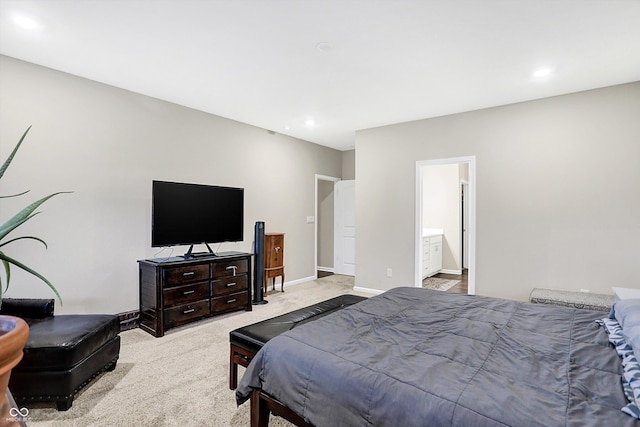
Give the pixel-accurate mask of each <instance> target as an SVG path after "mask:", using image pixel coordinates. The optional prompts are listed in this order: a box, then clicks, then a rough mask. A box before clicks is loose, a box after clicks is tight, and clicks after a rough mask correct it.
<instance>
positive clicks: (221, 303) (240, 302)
mask: <svg viewBox="0 0 640 427" xmlns="http://www.w3.org/2000/svg"><path fill="white" fill-rule="evenodd" d="M248 301H249V297H248V295H247V291H246V290H245V291H243V292H236V293H233V294H229V295H225V296H221V297H216V298H213V299H212V300H211V312H213V313H221V312H223V311H232V310H238V309H241V308H242V307H244V306H245V305H247V302H248Z"/></svg>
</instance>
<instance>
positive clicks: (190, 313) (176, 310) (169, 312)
mask: <svg viewBox="0 0 640 427" xmlns="http://www.w3.org/2000/svg"><path fill="white" fill-rule="evenodd" d="M209 313H210V310H209V300H208V299H206V300H204V301H197V302H193V303H190V304H184V305H179V306H177V307H172V308H165V310H164V322H165V326H166V327H171V326H178V325H182V324H183V323H188V322H189V321H191V320H194V319H198V318H200V317H205V316H208V315H209Z"/></svg>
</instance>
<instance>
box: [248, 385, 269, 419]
mask: <svg viewBox="0 0 640 427" xmlns="http://www.w3.org/2000/svg"><path fill="white" fill-rule="evenodd" d="M268 426H269V407H268V406H267V402H266V401H265V400H264V399H261V398H260V390H253V391H252V392H251V427H268Z"/></svg>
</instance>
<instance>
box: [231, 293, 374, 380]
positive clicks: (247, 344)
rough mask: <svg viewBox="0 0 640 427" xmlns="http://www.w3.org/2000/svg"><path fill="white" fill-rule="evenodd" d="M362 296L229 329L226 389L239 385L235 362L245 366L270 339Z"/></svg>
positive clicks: (343, 297)
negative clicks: (232, 329)
mask: <svg viewBox="0 0 640 427" xmlns="http://www.w3.org/2000/svg"><path fill="white" fill-rule="evenodd" d="M364 299H366V298H365V297H360V296H356V295H340V296H338V297H335V298H331V299H329V300H326V301H322V302H319V303H317V304H313V305H310V306H308V307H304V308H301V309H299V310H295V311H292V312H290V313H286V314H283V315H281V316H276V317H273V318H271V319H267V320H263V321H262V322H258V323H254V324H252V325H248V326H243V327H242V328H238V329H236V330H234V331H231V332H229V342H230V344H231V352H230V360H229V388H230V389H231V390H235V388H236V387H237V386H238V365H240V366H244V367H247V366H249V363H250V362H251V360H252V359H253V357H254V356H255V355H256V353H257V352H258V351H259V350H260V349H261V348H262V346H263V345H265V344H266V342H267V341H269V340H270V339H271V338H273V337H275V336H277V335H280V334H281V333H283V332H286V331H288V330H290V329H293V328H295V327H296V326H298V325H301V324H303V323H306V322H310V321H312V320H316V319H319V318H320V317H322V316H326V315H327V314H330V313H333V312H334V311H337V310H340V309H342V308H344V307H346V306H349V305H353V304H355V303H358V302H360V301H362V300H364Z"/></svg>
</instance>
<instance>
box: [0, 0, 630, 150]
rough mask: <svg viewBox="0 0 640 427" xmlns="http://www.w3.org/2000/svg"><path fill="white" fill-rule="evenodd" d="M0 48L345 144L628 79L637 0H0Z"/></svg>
mask: <svg viewBox="0 0 640 427" xmlns="http://www.w3.org/2000/svg"><path fill="white" fill-rule="evenodd" d="M17 15H23V16H27V17H30V18H32V19H33V20H35V21H36V22H37V24H38V26H37V27H36V28H35V29H31V30H27V29H24V28H21V27H19V26H17V25H16V24H15V23H14V22H13V18H14V17H15V16H17ZM319 44H320V47H323V46H324V47H325V49H319V48H318V47H319ZM325 44H328V45H325ZM0 53H2V54H4V55H8V56H11V57H14V58H18V59H22V60H25V61H29V62H33V63H36V64H40V65H44V66H46V67H50V68H53V69H56V70H61V71H64V72H67V73H71V74H74V75H77V76H82V77H86V78H89V79H92V80H96V81H99V82H103V83H106V84H109V85H113V86H117V87H120V88H124V89H128V90H130V91H133V92H137V93H141V94H145V95H149V96H152V97H156V98H160V99H163V100H167V101H171V102H174V103H177V104H181V105H185V106H188V107H191V108H195V109H198V110H202V111H206V112H209V113H213V114H216V115H219V116H223V117H227V118H230V119H234V120H238V121H241V122H245V123H249V124H252V125H255V126H259V127H262V128H265V129H268V130H272V131H275V132H279V133H282V134H286V135H291V136H294V137H297V138H301V139H304V140H307V141H312V142H315V143H318V144H322V145H326V146H330V147H334V148H337V149H341V150H344V149H349V148H353V146H354V144H355V133H354V132H355V131H356V130H359V129H366V128H371V127H377V126H382V125H387V124H392V123H399V122H405V121H410V120H416V119H422V118H428V117H435V116H441V115H446V114H452V113H457V112H462V111H470V110H475V109H479V108H485V107H491V106H497V105H504V104H510V103H514V102H520V101H526V100H531V99H538V98H544V97H548V96H553V95H559V94H564V93H570V92H576V91H581V90H587V89H593V88H598V87H604V86H610V85H615V84H620V83H627V82H631V81H638V80H640V1H638V0H554V1H551V0H482V1H479V0H448V1H445V0H336V1H333V0H236V1H232V0H208V1H207V0H92V1H86V0H34V1H30V0H0ZM539 67H550V68H551V69H552V70H553V71H554V72H553V74H552V75H551V76H549V77H547V78H545V79H541V80H536V79H534V78H533V77H532V73H533V72H534V71H535V70H536V69H538V68H539ZM307 119H313V120H314V121H315V125H313V126H308V125H306V124H305V121H306V120H307Z"/></svg>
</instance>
